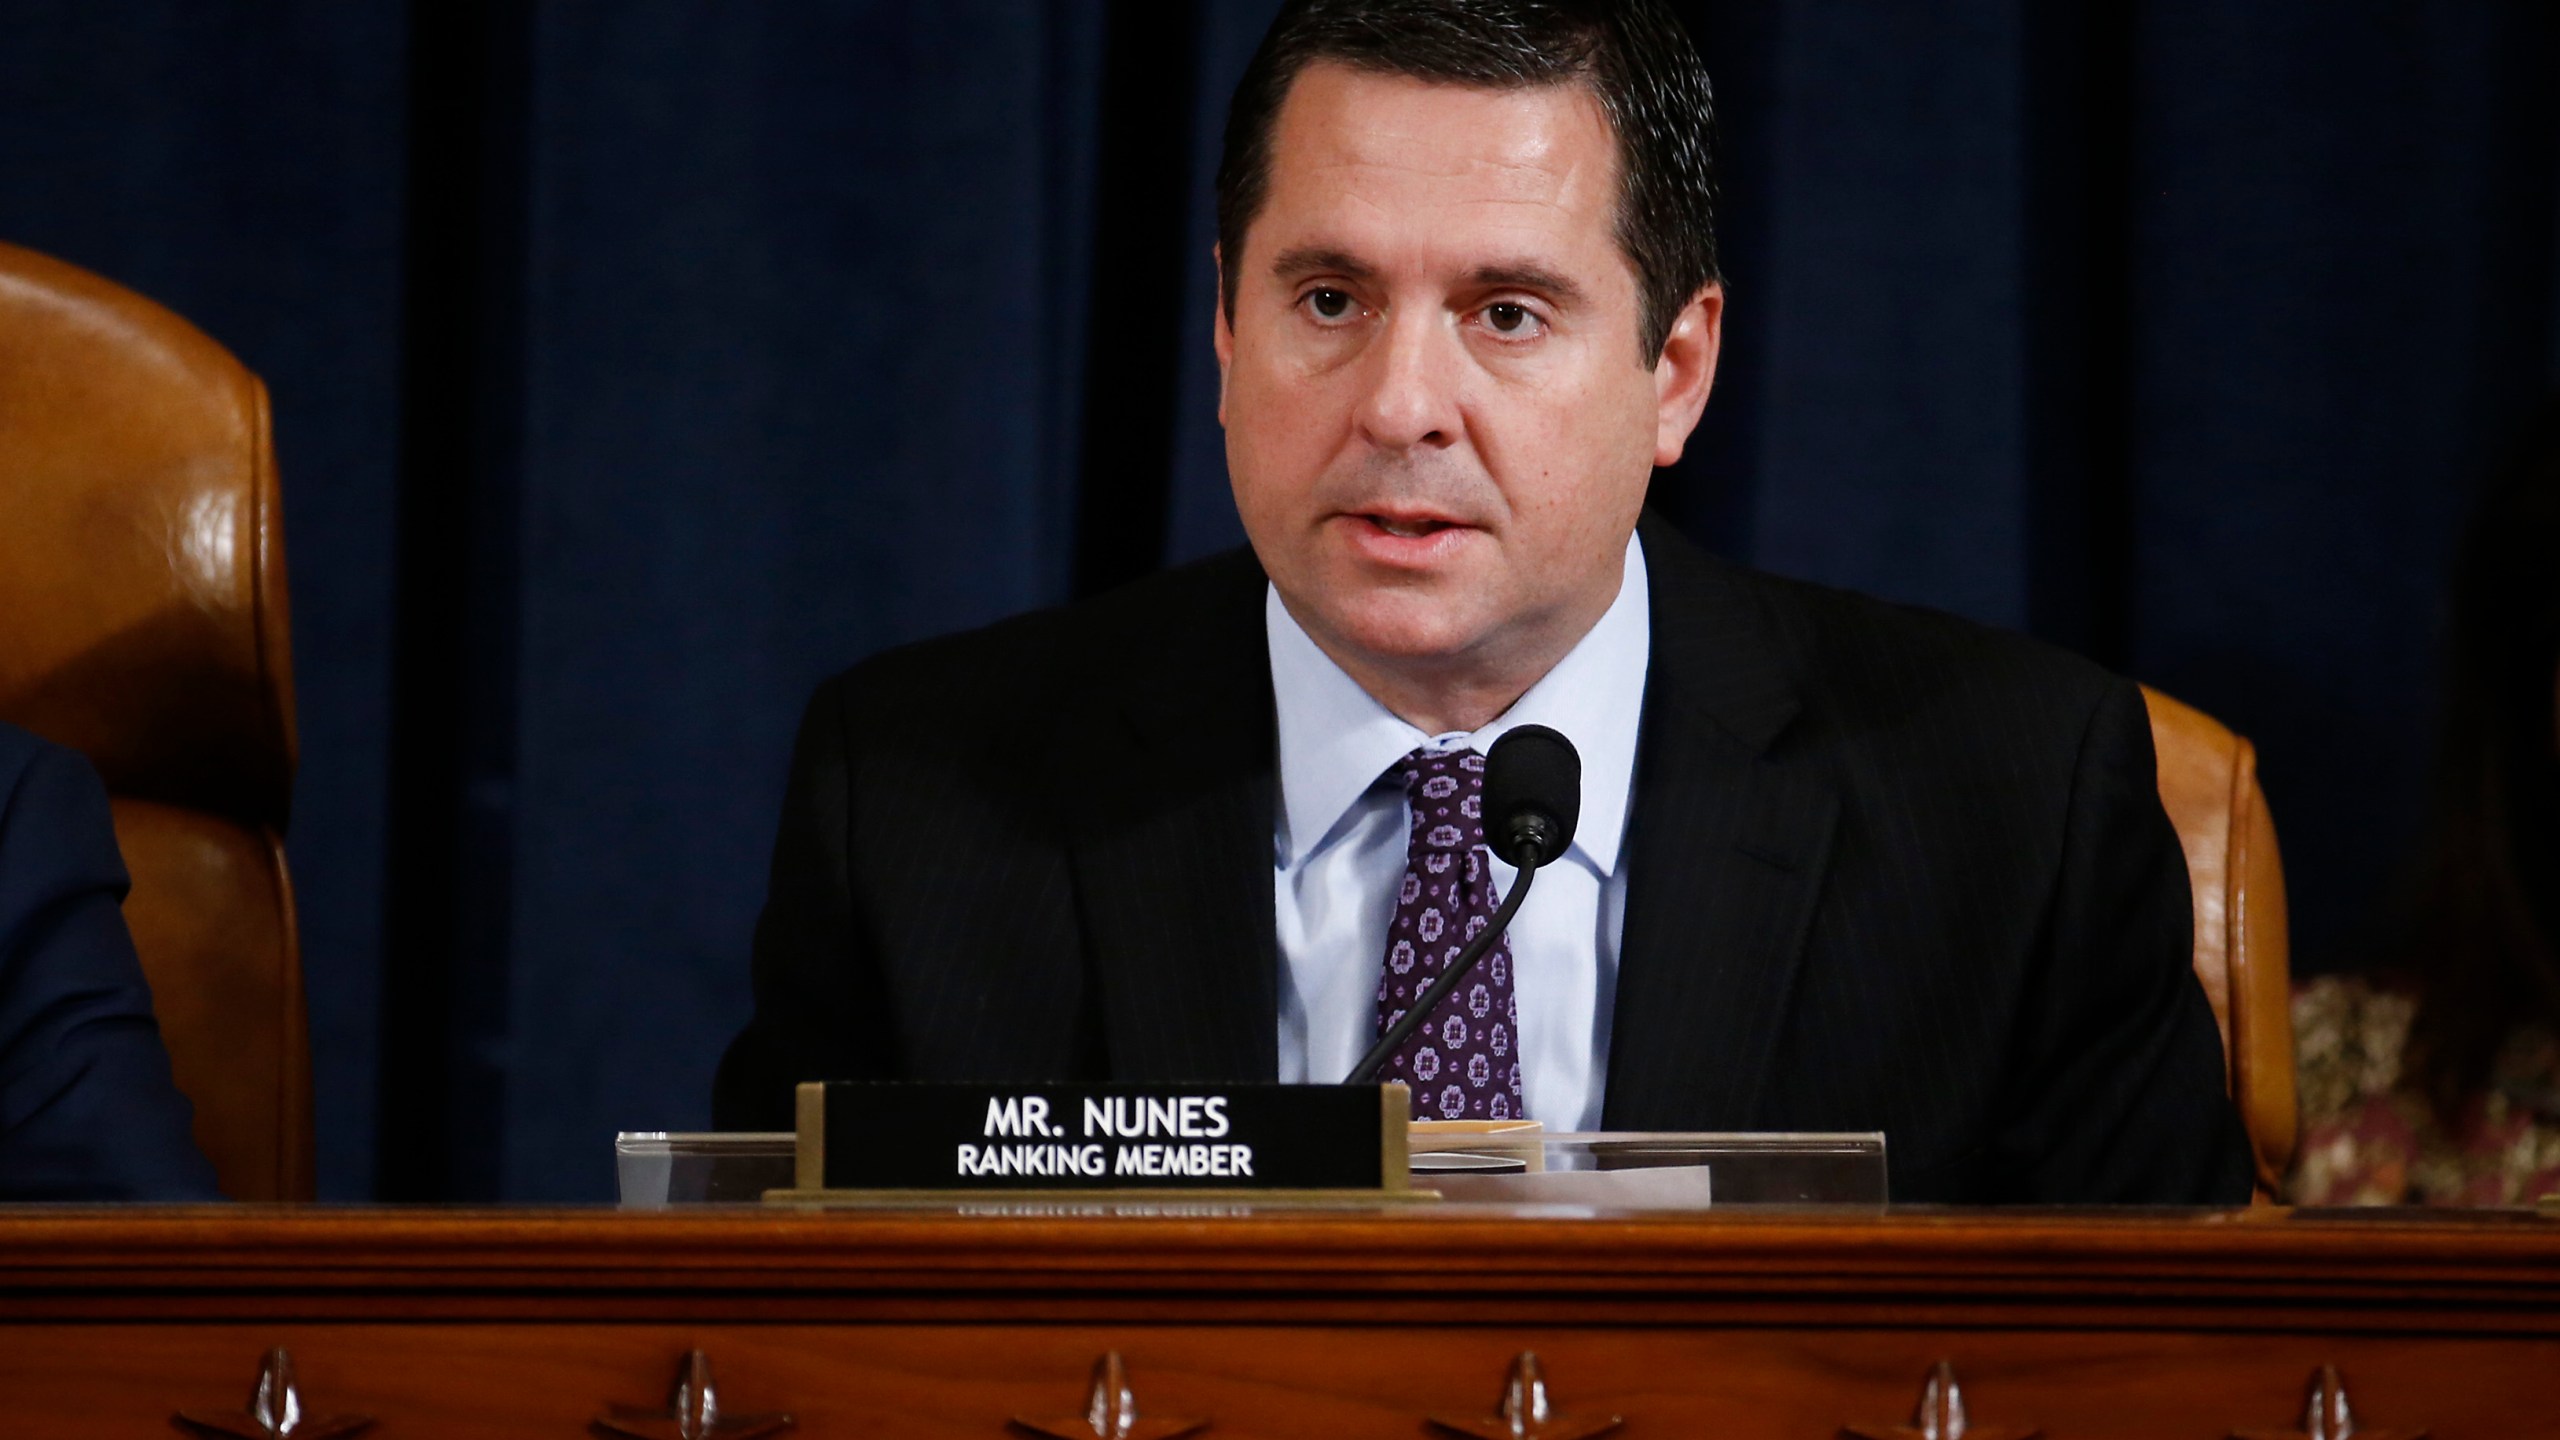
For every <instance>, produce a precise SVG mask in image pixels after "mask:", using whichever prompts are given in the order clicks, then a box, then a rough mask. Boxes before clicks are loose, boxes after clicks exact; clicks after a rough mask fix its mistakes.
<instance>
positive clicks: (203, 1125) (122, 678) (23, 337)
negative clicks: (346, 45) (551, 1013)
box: [0, 244, 312, 1200]
mask: <svg viewBox="0 0 2560 1440" xmlns="http://www.w3.org/2000/svg"><path fill="white" fill-rule="evenodd" d="M277 512H278V504H277V492H276V472H275V463H274V458H273V455H272V452H271V450H270V448H269V442H268V427H267V392H266V387H265V386H264V385H262V384H260V383H259V381H258V378H257V377H256V376H255V375H252V374H250V373H249V371H248V370H247V369H245V368H243V367H242V365H241V364H240V362H239V361H238V360H235V359H233V358H232V356H231V355H230V353H229V352H227V351H225V350H224V349H223V348H222V347H221V346H220V345H217V344H215V343H214V342H213V341H212V340H211V339H208V338H207V337H206V336H205V335H204V334H203V333H202V332H201V331H199V330H197V329H196V328H195V327H194V326H192V325H189V324H188V323H187V322H186V321H184V320H182V319H180V318H178V317H177V316H175V315H173V314H171V313H169V312H168V311H167V310H164V309H162V308H161V307H159V306H158V305H155V304H153V303H152V302H150V301H148V300H145V299H143V298H142V297H141V296H139V295H136V294H134V293H133V292H131V291H129V290H126V289H124V288H122V287H120V286H117V285H114V284H112V283H110V282H108V281H106V280H102V279H100V278H99V277H97V276H95V275H92V274H89V273H88V272H86V271H83V270H79V269H76V268H74V267H72V266H70V265H66V264H63V263H62V262H60V261H58V260H52V259H48V258H47V257H45V256H42V255H38V254H36V253H34V252H33V251H29V250H23V249H19V248H17V247H15V246H12V245H5V244H0V516H5V517H6V521H5V523H0V719H6V720H9V721H12V722H14V723H16V724H18V725H22V726H24V727H26V728H27V729H29V730H33V731H35V732H37V733H38V734H41V735H44V736H46V737H47V738H49V739H52V740H54V741H56V742H58V743H60V744H64V745H68V746H70V747H71V748H73V749H76V750H78V751H80V752H81V753H83V754H85V755H87V756H88V757H89V759H90V761H91V762H92V763H93V764H95V765H96V766H97V767H98V770H99V772H100V773H101V774H102V775H103V776H104V777H105V778H106V782H107V789H108V791H109V793H110V794H111V795H112V796H113V797H114V800H115V824H116V839H117V841H118V842H119V843H120V845H121V846H122V848H123V850H124V858H125V866H126V868H127V869H128V870H130V871H131V872H132V875H133V891H132V894H131V896H130V897H129V898H128V899H127V900H126V901H125V907H124V908H125V919H126V920H127V922H128V923H129V924H130V925H131V927H132V929H133V937H134V944H135V946H136V948H137V949H139V950H140V952H141V955H142V965H143V970H144V971H145V973H146V974H148V976H149V977H150V981H151V992H152V999H153V1003H154V1005H155V1006H156V1008H157V1010H158V1012H159V1016H160V1028H161V1032H162V1034H163V1035H164V1036H165V1037H166V1039H167V1042H168V1047H169V1057H170V1060H171V1062H172V1063H173V1065H174V1066H175V1068H176V1071H177V1078H178V1086H179V1088H180V1089H181V1090H184V1091H185V1092H186V1094H187V1097H188V1099H190V1100H191V1101H193V1102H194V1104H195V1116H196V1118H195V1133H196V1140H197V1142H198V1143H199V1144H201V1145H202V1146H203V1147H204V1150H205V1153H206V1154H207V1155H208V1156H210V1157H211V1158H212V1160H213V1166H214V1171H215V1173H216V1175H218V1176H219V1177H220V1179H221V1183H222V1188H223V1190H224V1191H225V1192H226V1193H228V1194H229V1195H231V1196H232V1197H233V1198H235V1199H241V1200H273V1199H307V1198H309V1197H310V1195H311V1186H312V1153H311V1079H310V1043H309V1037H308V1034H307V1030H306V1022H305V1019H304V1014H303V1001H302V959H301V951H300V946H299V944H298V942H297V939H296V936H295V932H294V917H293V889H292V882H291V880H290V879H289V877H288V876H287V874H286V871H285V857H284V846H283V842H282V838H281V837H282V833H283V830H284V825H285V815H286V807H287V803H288V800H289V797H290V793H291V788H292V780H293V767H294V716H293V684H292V665H291V660H290V657H289V651H288V648H287V643H286V613H285V589H284V551H283V542H282V537H281V530H280V526H279V517H278V513H277Z"/></svg>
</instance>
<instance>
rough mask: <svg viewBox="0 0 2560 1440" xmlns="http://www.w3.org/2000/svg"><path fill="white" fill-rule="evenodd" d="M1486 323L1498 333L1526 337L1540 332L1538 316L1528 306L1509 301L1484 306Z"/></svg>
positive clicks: (1487, 326)
mask: <svg viewBox="0 0 2560 1440" xmlns="http://www.w3.org/2000/svg"><path fill="white" fill-rule="evenodd" d="M1484 323H1485V326H1486V328H1488V329H1490V330H1492V331H1493V332H1494V333H1495V334H1497V335H1508V336H1514V337H1526V336H1530V335H1535V334H1537V333H1538V317H1537V316H1536V315H1534V314H1531V313H1530V311H1529V308H1528V307H1527V306H1525V305H1513V304H1511V303H1509V302H1508V301H1505V302H1501V303H1497V304H1493V305H1487V306H1486V307H1484Z"/></svg>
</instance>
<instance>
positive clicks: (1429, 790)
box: [1396, 750, 1484, 854]
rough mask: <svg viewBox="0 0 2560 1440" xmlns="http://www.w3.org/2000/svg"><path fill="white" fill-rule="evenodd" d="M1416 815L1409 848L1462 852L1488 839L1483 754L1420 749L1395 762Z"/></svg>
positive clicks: (1406, 797)
mask: <svg viewBox="0 0 2560 1440" xmlns="http://www.w3.org/2000/svg"><path fill="white" fill-rule="evenodd" d="M1396 769H1397V771H1398V772H1399V773H1401V774H1402V775H1403V776H1404V796H1405V803H1406V805H1407V806H1409V807H1410V810H1411V813H1412V817H1413V836H1412V842H1411V847H1410V848H1412V849H1414V850H1418V851H1444V852H1449V853H1459V854H1462V853H1464V852H1467V851H1470V850H1473V849H1474V848H1475V847H1477V846H1478V845H1481V844H1483V843H1484V818H1483V817H1484V757H1483V756H1481V755H1479V754H1477V753H1476V752H1474V751H1473V750H1416V751H1414V752H1413V753H1412V754H1410V755H1407V756H1405V757H1404V759H1402V760H1400V761H1398V762H1396Z"/></svg>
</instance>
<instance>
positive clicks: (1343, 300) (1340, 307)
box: [1305, 290, 1359, 320]
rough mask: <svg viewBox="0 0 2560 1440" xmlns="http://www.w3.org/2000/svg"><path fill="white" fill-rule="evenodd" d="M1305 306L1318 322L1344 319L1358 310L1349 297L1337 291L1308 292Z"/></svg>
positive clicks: (1357, 306)
mask: <svg viewBox="0 0 2560 1440" xmlns="http://www.w3.org/2000/svg"><path fill="white" fill-rule="evenodd" d="M1305 304H1306V307H1307V309H1308V310H1310V311H1312V312H1314V314H1315V317H1316V318H1317V319H1319V320H1341V319H1346V318H1348V317H1349V316H1350V314H1351V312H1352V311H1354V310H1356V309H1358V308H1359V305H1358V304H1357V303H1356V302H1355V301H1353V300H1352V298H1351V297H1350V296H1349V295H1346V294H1344V293H1343V292H1341V291H1339V290H1310V291H1308V292H1307V296H1306V301H1305Z"/></svg>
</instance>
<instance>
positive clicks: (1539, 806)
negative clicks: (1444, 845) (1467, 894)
mask: <svg viewBox="0 0 2560 1440" xmlns="http://www.w3.org/2000/svg"><path fill="white" fill-rule="evenodd" d="M1581 815H1582V757H1581V756H1580V755H1578V754H1576V753H1575V752H1574V748H1573V742H1572V741H1570V740H1567V739H1566V738H1564V737H1563V736H1562V735H1559V734H1557V733H1556V732H1555V731H1553V730H1550V729H1548V728H1547V727H1546V726H1544V725H1521V726H1518V727H1515V728H1513V729H1510V730H1506V731H1504V732H1503V735H1502V738H1501V739H1499V740H1496V741H1494V742H1493V747H1492V748H1491V749H1490V750H1488V751H1486V752H1485V757H1484V833H1485V844H1486V845H1487V846H1488V847H1490V848H1491V849H1492V850H1493V853H1495V854H1496V855H1499V856H1501V857H1502V858H1503V860H1505V861H1506V862H1508V863H1509V864H1511V865H1514V866H1517V867H1518V868H1519V871H1520V873H1519V875H1518V877H1517V878H1516V879H1515V880H1514V881H1513V882H1512V886H1511V893H1510V894H1509V895H1507V896H1504V897H1503V901H1502V904H1501V906H1500V908H1498V909H1496V910H1495V911H1494V912H1493V921H1492V923H1490V924H1488V925H1486V926H1485V927H1484V928H1483V929H1482V930H1479V931H1477V932H1476V937H1475V938H1474V939H1472V940H1470V941H1468V942H1467V944H1466V948H1465V949H1463V950H1460V951H1459V952H1458V957H1457V959H1455V960H1453V961H1451V962H1450V964H1449V968H1448V969H1446V970H1443V971H1441V972H1440V976H1439V978H1438V979H1436V980H1433V981H1432V982H1431V987H1430V988H1429V989H1427V990H1425V991H1423V992H1422V994H1421V995H1420V996H1419V997H1417V998H1416V999H1415V1000H1414V1002H1413V1004H1412V1005H1410V1006H1408V1007H1406V1009H1405V1012H1404V1014H1402V1015H1401V1016H1398V1017H1397V1019H1396V1022H1395V1023H1394V1024H1393V1025H1390V1026H1388V1027H1387V1028H1386V1031H1385V1033H1383V1034H1381V1035H1380V1036H1379V1037H1378V1043H1376V1044H1375V1045H1372V1046H1370V1047H1369V1051H1368V1053H1367V1054H1365V1055H1363V1056H1361V1057H1360V1063H1359V1064H1357V1065H1354V1066H1352V1067H1351V1073H1350V1074H1349V1075H1346V1076H1344V1077H1343V1080H1342V1083H1344V1084H1345V1085H1369V1084H1374V1083H1376V1081H1377V1078H1378V1072H1379V1071H1380V1070H1383V1069H1385V1068H1386V1064H1387V1061H1388V1060H1389V1059H1390V1058H1391V1057H1393V1056H1394V1054H1395V1053H1396V1050H1397V1048H1398V1047H1400V1046H1402V1045H1403V1044H1404V1042H1405V1040H1406V1039H1407V1038H1408V1037H1410V1036H1411V1035H1412V1034H1413V1032H1414V1031H1415V1029H1417V1028H1419V1027H1420V1026H1421V1024H1422V1022H1423V1021H1425V1020H1427V1019H1429V1018H1430V1016H1431V1012H1432V1011H1434V1010H1437V1009H1439V1008H1440V1002H1441V1001H1443V1000H1446V999H1448V998H1449V992H1450V991H1452V990H1455V989H1457V988H1458V984H1459V982H1460V981H1462V980H1464V979H1466V978H1467V975H1468V973H1469V972H1471V971H1473V970H1474V969H1475V968H1476V965H1477V962H1479V961H1481V960H1483V959H1484V957H1485V956H1486V954H1488V953H1489V952H1491V951H1492V949H1493V947H1494V945H1495V944H1496V943H1498V942H1499V941H1500V940H1501V939H1502V935H1503V932H1504V931H1505V930H1508V929H1509V928H1510V927H1511V917H1512V916H1513V915H1514V914H1517V913H1518V912H1519V909H1520V902H1521V901H1523V900H1526V899H1527V898H1529V882H1530V881H1532V880H1534V879H1536V878H1537V875H1538V867H1539V866H1541V865H1544V864H1546V863H1547V862H1548V861H1550V860H1553V859H1555V858H1556V857H1557V856H1559V855H1562V854H1563V853H1564V852H1565V847H1567V846H1569V845H1571V844H1572V843H1573V828H1574V825H1575V823H1576V822H1577V821H1578V820H1579V819H1580V818H1581Z"/></svg>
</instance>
